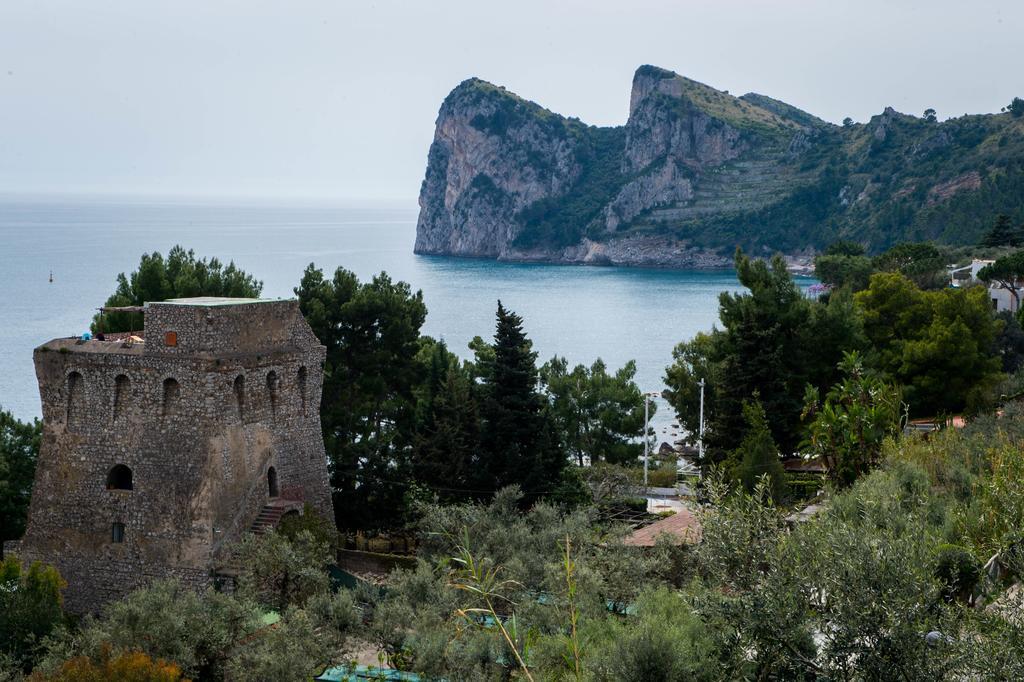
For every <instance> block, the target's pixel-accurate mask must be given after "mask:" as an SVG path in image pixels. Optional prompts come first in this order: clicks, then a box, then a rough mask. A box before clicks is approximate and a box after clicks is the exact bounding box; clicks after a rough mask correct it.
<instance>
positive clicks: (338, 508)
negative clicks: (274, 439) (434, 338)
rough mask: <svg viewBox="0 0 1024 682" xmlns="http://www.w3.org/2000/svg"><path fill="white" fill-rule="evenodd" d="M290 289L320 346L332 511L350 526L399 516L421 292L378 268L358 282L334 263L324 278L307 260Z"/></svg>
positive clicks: (416, 375)
mask: <svg viewBox="0 0 1024 682" xmlns="http://www.w3.org/2000/svg"><path fill="white" fill-rule="evenodd" d="M295 294H296V296H298V298H299V308H300V310H301V311H302V314H303V315H304V316H305V317H306V321H307V322H309V325H310V326H311V327H312V329H313V332H314V333H315V334H316V336H317V338H318V339H319V340H320V343H322V344H324V346H326V347H327V358H326V361H325V363H324V385H323V397H322V400H321V403H320V421H321V424H322V428H323V434H324V446H325V448H326V450H327V457H328V462H329V465H330V471H331V485H332V486H333V487H334V490H335V500H334V503H335V504H334V508H335V513H336V514H337V516H338V519H339V520H340V521H341V522H342V523H343V524H345V525H346V526H349V527H352V526H353V525H354V526H355V527H359V526H360V525H363V524H371V525H373V524H381V525H387V524H389V523H396V522H399V521H400V518H399V517H398V516H399V515H400V514H401V512H402V510H403V509H404V507H405V505H404V504H403V503H402V500H403V497H404V496H405V494H406V492H407V490H408V481H409V475H408V468H409V455H410V451H411V448H412V446H413V441H414V432H415V413H416V402H417V400H416V391H417V389H418V387H419V386H420V383H421V382H422V380H423V377H424V367H423V364H422V363H421V362H420V361H419V360H418V358H417V355H418V352H419V350H420V344H421V338H420V328H421V327H422V326H423V322H424V320H425V319H426V315H427V307H426V305H425V304H424V303H423V293H422V292H420V291H417V292H415V293H414V292H413V291H412V289H411V287H410V286H409V285H408V284H406V283H405V282H394V281H392V279H391V278H390V277H388V275H387V274H385V273H381V274H380V275H377V276H376V277H374V278H373V279H372V280H371V281H369V282H364V283H361V282H360V281H359V279H358V278H357V277H356V275H355V274H353V273H352V272H349V271H348V270H345V269H344V268H338V269H337V270H336V271H335V273H334V276H333V277H332V278H331V279H326V278H325V277H324V273H323V271H322V270H319V269H317V268H316V267H315V266H314V265H312V264H310V266H309V267H307V268H306V271H305V272H304V273H303V275H302V281H301V282H300V284H299V286H298V287H297V288H296V289H295Z"/></svg>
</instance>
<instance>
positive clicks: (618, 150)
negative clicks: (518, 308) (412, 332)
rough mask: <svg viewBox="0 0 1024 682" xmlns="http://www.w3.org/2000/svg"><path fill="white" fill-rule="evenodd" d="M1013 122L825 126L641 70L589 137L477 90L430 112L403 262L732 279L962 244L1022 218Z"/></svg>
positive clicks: (760, 100) (503, 93) (778, 105)
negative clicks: (780, 263)
mask: <svg viewBox="0 0 1024 682" xmlns="http://www.w3.org/2000/svg"><path fill="white" fill-rule="evenodd" d="M1022 132H1024V121H1022V119H1020V118H1015V117H1013V116H1011V114H1009V113H1005V114H987V115H974V116H966V115H965V116H963V117H960V118H955V119H949V120H947V121H944V122H938V121H937V120H935V119H934V117H920V118H919V117H915V116H910V115H907V114H901V113H898V112H896V111H894V110H893V109H891V108H887V109H886V110H885V111H884V112H883V113H882V114H879V115H878V116H874V117H872V118H871V120H870V121H869V122H867V123H864V124H858V123H854V122H852V121H846V122H845V123H844V125H835V124H832V123H829V122H826V121H823V120H821V119H819V118H817V117H815V116H813V115H811V114H809V113H807V112H805V111H802V110H800V109H798V108H796V107H793V106H791V105H789V104H786V103H784V102H781V101H778V100H775V99H772V98H770V97H767V96H765V95H759V94H755V93H750V94H746V95H743V96H742V97H735V96H733V95H730V94H729V93H728V92H725V91H720V90H716V89H715V88H712V87H710V86H707V85H704V84H702V83H698V82H696V81H693V80H690V79H688V78H684V77H682V76H679V75H677V74H675V73H673V72H671V71H667V70H665V69H660V68H657V67H654V66H642V67H640V68H639V69H638V70H637V71H636V74H635V76H634V78H633V85H632V90H631V92H630V107H629V117H628V120H627V121H626V124H625V125H624V126H617V127H605V128H602V127H595V126H588V125H586V124H585V123H583V122H581V121H580V120H579V119H576V118H567V117H563V116H560V115H558V114H555V113H553V112H551V111H548V110H547V109H544V108H543V107H541V106H540V105H538V104H535V103H533V102H529V101H527V100H524V99H522V98H520V97H518V96H516V95H515V94H513V93H511V92H508V91H507V90H505V89H504V88H501V87H498V86H495V85H492V84H490V83H487V82H485V81H482V80H479V79H469V80H466V81H464V82H463V83H461V84H459V86H458V87H456V88H455V89H454V90H453V91H452V92H451V93H450V94H449V96H448V97H447V98H446V99H445V101H444V102H443V104H442V105H441V110H440V113H439V114H438V118H437V127H436V131H435V135H434V141H433V143H432V145H431V147H430V151H429V155H428V162H427V171H426V176H425V178H424V180H423V185H422V188H421V191H420V198H419V204H420V214H419V219H418V223H417V232H416V246H415V250H416V252H417V253H424V254H444V255H453V256H465V257H476V258H492V259H500V260H514V261H541V262H556V263H578V264H588V265H630V266H641V267H661V268H719V267H728V266H729V265H730V264H731V262H732V255H733V251H734V250H735V248H736V247H737V246H740V247H742V248H745V249H747V250H748V251H751V252H753V253H755V254H758V255H760V254H770V253H773V252H782V253H784V254H787V255H788V256H789V257H790V260H791V262H793V263H795V264H799V263H801V262H804V263H806V261H807V260H808V259H809V258H810V257H811V256H813V254H814V252H815V251H816V250H817V249H820V248H823V247H824V246H826V245H827V244H829V243H831V242H832V241H835V240H836V239H840V238H842V239H852V240H855V241H859V242H861V243H862V244H864V245H865V246H866V247H867V248H868V249H869V250H871V251H879V250H882V249H884V248H886V247H888V246H890V245H891V244H893V243H896V242H899V241H905V240H922V239H934V240H938V241H944V242H948V243H967V242H972V241H973V240H975V239H976V238H977V236H978V235H979V234H980V233H981V232H983V231H984V229H986V227H987V225H988V223H989V221H990V220H991V218H992V215H993V214H994V213H995V212H1006V213H1015V212H1016V213H1018V214H1020V213H1024V193H1022V192H1020V191H1019V190H1021V189H1022V188H1024V134H1022Z"/></svg>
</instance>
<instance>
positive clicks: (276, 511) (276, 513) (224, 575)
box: [214, 497, 302, 583]
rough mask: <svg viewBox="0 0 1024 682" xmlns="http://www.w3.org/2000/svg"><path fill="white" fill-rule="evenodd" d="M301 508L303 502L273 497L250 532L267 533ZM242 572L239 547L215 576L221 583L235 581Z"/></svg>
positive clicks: (250, 528)
mask: <svg viewBox="0 0 1024 682" xmlns="http://www.w3.org/2000/svg"><path fill="white" fill-rule="evenodd" d="M301 509H302V505H301V503H296V502H295V501H294V500H287V499H284V498H281V497H272V498H270V500H268V501H267V503H266V504H265V505H263V508H262V509H260V513H259V514H257V515H256V519H255V520H254V521H253V522H252V525H250V526H249V530H248V532H249V533H252V534H253V535H265V534H266V533H268V532H270V531H272V530H275V529H276V528H277V526H278V524H279V523H281V519H282V518H284V515H285V514H287V513H289V512H292V511H301ZM241 572H242V563H241V558H240V557H239V556H238V551H237V549H235V550H232V552H231V554H230V555H229V556H228V557H227V558H226V559H225V560H224V561H223V562H222V563H221V564H219V565H218V566H217V568H216V569H215V570H214V577H215V578H216V579H218V580H219V581H220V582H221V583H225V582H233V581H234V580H235V579H236V578H237V577H238V575H239V574H240V573H241Z"/></svg>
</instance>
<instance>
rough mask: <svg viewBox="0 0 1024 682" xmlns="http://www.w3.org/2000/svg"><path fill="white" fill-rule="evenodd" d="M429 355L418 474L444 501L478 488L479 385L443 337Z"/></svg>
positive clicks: (468, 494)
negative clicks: (477, 386)
mask: <svg viewBox="0 0 1024 682" xmlns="http://www.w3.org/2000/svg"><path fill="white" fill-rule="evenodd" d="M429 353H430V355H429V358H428V361H427V367H428V370H427V372H428V376H427V381H426V382H425V385H424V395H423V397H422V399H421V408H420V413H421V414H420V418H419V425H418V428H417V433H416V444H415V447H414V449H413V475H414V477H415V479H416V482H417V483H418V484H420V485H421V486H423V487H425V488H427V489H428V490H430V491H431V492H433V493H435V494H436V495H437V497H438V498H439V499H440V500H441V501H443V502H461V501H466V499H467V498H469V497H472V496H473V495H474V493H475V492H476V491H475V490H474V489H473V486H474V485H476V483H477V481H476V480H475V479H476V475H475V472H476V471H477V468H478V466H479V457H480V422H479V420H480V418H479V411H478V409H477V395H476V393H477V389H476V386H475V384H474V382H473V378H472V376H471V375H470V373H469V372H468V371H467V370H465V369H463V368H462V367H461V366H460V365H459V361H458V358H456V357H455V356H454V355H453V354H452V353H450V352H449V351H448V348H447V347H446V346H445V344H444V342H443V341H441V342H438V343H435V344H434V345H433V347H432V348H431V349H430V351H429Z"/></svg>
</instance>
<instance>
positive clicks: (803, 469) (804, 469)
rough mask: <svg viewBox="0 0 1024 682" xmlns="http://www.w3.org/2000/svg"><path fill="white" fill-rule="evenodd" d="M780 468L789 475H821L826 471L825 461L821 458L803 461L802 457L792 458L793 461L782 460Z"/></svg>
mask: <svg viewBox="0 0 1024 682" xmlns="http://www.w3.org/2000/svg"><path fill="white" fill-rule="evenodd" d="M782 468H783V469H785V470H786V471H788V472H789V473H794V474H795V473H815V474H818V473H823V472H825V471H828V466H826V464H825V460H823V459H822V458H821V457H811V458H810V459H804V458H802V457H794V458H793V459H787V460H783V462H782Z"/></svg>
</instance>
